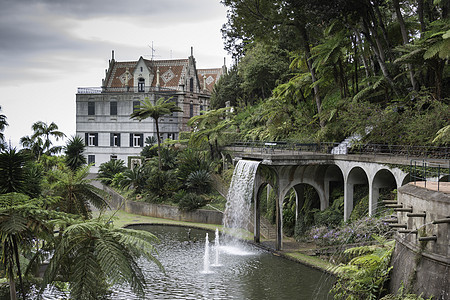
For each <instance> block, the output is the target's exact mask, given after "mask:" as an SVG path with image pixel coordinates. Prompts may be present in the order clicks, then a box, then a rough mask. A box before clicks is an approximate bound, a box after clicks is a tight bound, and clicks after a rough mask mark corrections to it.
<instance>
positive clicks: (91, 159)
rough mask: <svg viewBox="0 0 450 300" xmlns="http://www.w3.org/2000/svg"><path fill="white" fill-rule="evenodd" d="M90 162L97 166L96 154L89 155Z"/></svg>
mask: <svg viewBox="0 0 450 300" xmlns="http://www.w3.org/2000/svg"><path fill="white" fill-rule="evenodd" d="M88 164H89V165H90V164H93V165H94V166H95V155H88Z"/></svg>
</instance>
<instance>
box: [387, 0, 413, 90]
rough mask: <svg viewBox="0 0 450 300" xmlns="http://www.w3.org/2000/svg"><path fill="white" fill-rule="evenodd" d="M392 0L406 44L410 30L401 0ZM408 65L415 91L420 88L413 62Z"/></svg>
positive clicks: (404, 43)
mask: <svg viewBox="0 0 450 300" xmlns="http://www.w3.org/2000/svg"><path fill="white" fill-rule="evenodd" d="M392 2H393V4H394V9H395V14H396V15H397V20H398V23H399V25H400V31H401V32H402V39H403V45H406V44H408V43H409V39H408V32H407V31H406V25H405V21H404V20H403V16H402V12H401V10H400V3H399V0H392ZM407 66H408V71H409V79H410V81H411V86H412V89H413V90H414V91H417V90H418V87H417V81H416V79H415V78H414V70H413V67H412V64H408V65H407Z"/></svg>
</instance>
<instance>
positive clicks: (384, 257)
mask: <svg viewBox="0 0 450 300" xmlns="http://www.w3.org/2000/svg"><path fill="white" fill-rule="evenodd" d="M374 238H375V239H376V240H377V242H378V243H377V244H376V245H371V246H362V247H355V248H350V249H347V250H345V252H344V253H345V254H347V255H349V256H351V257H353V258H352V259H351V260H350V261H349V262H348V263H347V264H340V265H339V266H337V267H335V268H334V269H333V271H334V272H335V273H337V280H336V283H335V284H334V286H333V288H332V289H331V292H332V293H333V294H334V299H380V297H381V296H382V295H383V293H384V292H385V291H386V283H387V281H388V279H389V272H390V270H391V269H392V267H390V266H389V263H390V259H391V255H392V251H393V250H394V241H389V242H388V241H386V240H385V239H382V238H379V237H376V236H374Z"/></svg>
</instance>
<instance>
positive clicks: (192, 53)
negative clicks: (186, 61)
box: [191, 46, 194, 56]
mask: <svg viewBox="0 0 450 300" xmlns="http://www.w3.org/2000/svg"><path fill="white" fill-rule="evenodd" d="M191 56H194V47H192V46H191Z"/></svg>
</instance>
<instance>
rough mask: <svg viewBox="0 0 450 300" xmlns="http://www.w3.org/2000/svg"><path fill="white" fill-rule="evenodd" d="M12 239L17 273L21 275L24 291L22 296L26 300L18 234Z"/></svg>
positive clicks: (21, 286)
mask: <svg viewBox="0 0 450 300" xmlns="http://www.w3.org/2000/svg"><path fill="white" fill-rule="evenodd" d="M12 240H13V248H14V256H15V257H16V265H17V274H18V275H19V284H20V289H21V291H22V298H23V300H25V288H24V286H23V280H22V271H21V270H20V261H19V247H18V246H17V238H16V236H13V237H12Z"/></svg>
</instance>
